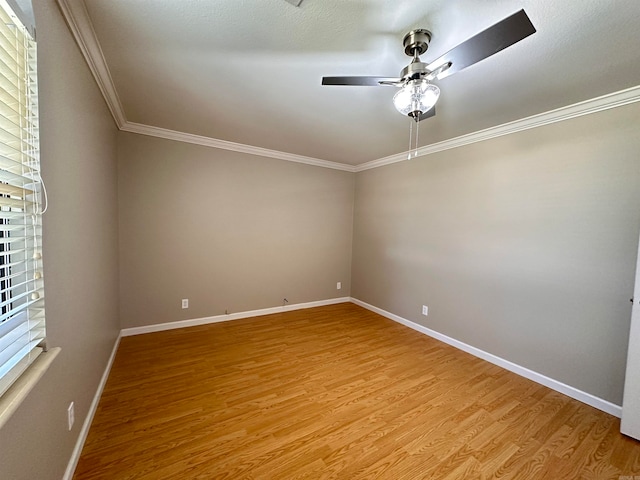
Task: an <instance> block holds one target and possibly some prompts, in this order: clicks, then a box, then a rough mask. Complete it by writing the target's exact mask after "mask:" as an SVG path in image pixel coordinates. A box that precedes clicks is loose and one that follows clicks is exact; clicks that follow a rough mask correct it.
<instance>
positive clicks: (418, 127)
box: [413, 122, 420, 158]
mask: <svg viewBox="0 0 640 480" xmlns="http://www.w3.org/2000/svg"><path fill="white" fill-rule="evenodd" d="M419 133H420V122H416V149H415V150H414V151H413V158H416V157H417V156H418V134H419Z"/></svg>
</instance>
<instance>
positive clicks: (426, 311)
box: [422, 305, 429, 316]
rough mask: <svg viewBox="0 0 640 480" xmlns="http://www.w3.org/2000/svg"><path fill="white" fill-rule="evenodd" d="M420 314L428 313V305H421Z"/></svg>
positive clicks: (425, 314)
mask: <svg viewBox="0 0 640 480" xmlns="http://www.w3.org/2000/svg"><path fill="white" fill-rule="evenodd" d="M422 314H423V315H424V316H427V315H429V307H427V306H426V305H422Z"/></svg>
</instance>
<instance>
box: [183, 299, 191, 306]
mask: <svg viewBox="0 0 640 480" xmlns="http://www.w3.org/2000/svg"><path fill="white" fill-rule="evenodd" d="M182 308H189V299H188V298H183V299H182Z"/></svg>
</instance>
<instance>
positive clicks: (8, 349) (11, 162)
mask: <svg viewBox="0 0 640 480" xmlns="http://www.w3.org/2000/svg"><path fill="white" fill-rule="evenodd" d="M41 188H42V182H41V178H40V155H39V145H38V102H37V83H36V45H35V42H34V41H33V40H32V38H31V36H30V34H29V33H28V31H27V30H26V29H25V28H24V26H23V25H22V23H21V22H20V21H19V20H18V18H17V17H16V16H15V15H14V13H13V11H12V10H11V8H10V7H9V5H8V4H7V2H6V1H5V0H0V395H2V394H3V393H4V392H5V391H6V390H7V389H8V388H9V387H10V386H11V384H12V383H13V382H14V381H15V380H16V379H17V378H18V377H19V376H20V375H21V374H22V372H24V370H25V369H26V368H27V367H28V366H29V365H30V364H31V363H32V362H33V360H35V358H36V357H37V356H38V354H39V353H40V352H41V351H42V347H43V346H44V332H45V330H44V294H43V280H42V250H41V235H42V233H41V231H42V229H41V213H42V209H41Z"/></svg>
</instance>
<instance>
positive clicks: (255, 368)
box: [74, 303, 640, 480]
mask: <svg viewBox="0 0 640 480" xmlns="http://www.w3.org/2000/svg"><path fill="white" fill-rule="evenodd" d="M619 428H620V422H619V419H617V418H615V417H612V416H610V415H608V414H606V413H603V412H600V411H598V410H596V409H594V408H592V407H589V406H587V405H585V404H582V403H580V402H578V401H576V400H573V399H571V398H569V397H566V396H564V395H562V394H560V393H557V392H555V391H553V390H550V389H548V388H546V387H543V386H541V385H538V384H536V383H534V382H531V381H529V380H526V379H524V378H522V377H519V376H518V375H515V374H513V373H511V372H508V371H506V370H503V369H502V368H499V367H497V366H494V365H492V364H490V363H487V362H485V361H483V360H479V359H477V358H475V357H473V356H471V355H469V354H466V353H464V352H462V351H459V350H456V349H455V348H453V347H450V346H448V345H445V344H443V343H440V342H438V341H436V340H434V339H431V338H429V337H427V336H424V335H422V334H420V333H418V332H415V331H413V330H411V329H409V328H406V327H404V326H402V325H399V324H396V323H394V322H392V321H390V320H388V319H385V318H383V317H380V316H379V315H376V314H374V313H371V312H369V311H367V310H365V309H363V308H360V307H358V306H356V305H353V304H349V303H344V304H340V305H333V306H328V307H320V308H314V309H308V310H300V311H294V312H287V313H282V314H275V315H269V316H264V317H256V318H252V319H246V320H237V321H233V322H226V323H218V324H213V325H206V326H200V327H192V328H187V329H181V330H172V331H167V332H160V333H152V334H147V335H140V336H135V337H126V338H123V339H122V342H121V344H120V348H119V350H118V353H117V356H116V359H115V362H114V365H113V368H112V371H111V375H110V377H109V380H108V383H107V385H106V387H105V390H104V394H103V396H102V399H101V401H100V405H99V407H98V411H97V412H96V416H95V418H94V421H93V425H92V426H91V430H90V432H89V436H88V439H87V442H86V444H85V447H84V450H83V452H82V455H81V458H80V461H79V464H78V467H77V469H76V474H75V477H74V478H75V479H76V480H81V479H109V480H121V479H146V480H149V479H154V480H155V479H179V480H186V479H234V480H237V479H255V480H257V479H302V478H305V479H320V478H322V479H324V478H339V479H349V480H351V479H393V480H397V479H411V480H413V479H426V478H433V479H443V480H445V479H447V480H448V479H493V478H496V479H497V478H499V479H517V480H522V479H545V480H547V479H548V480H565V479H612V480H621V479H625V476H628V478H631V479H633V476H634V475H640V442H637V441H635V440H632V439H629V438H627V437H625V436H623V435H621V434H620V433H619ZM639 478H640V477H639Z"/></svg>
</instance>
